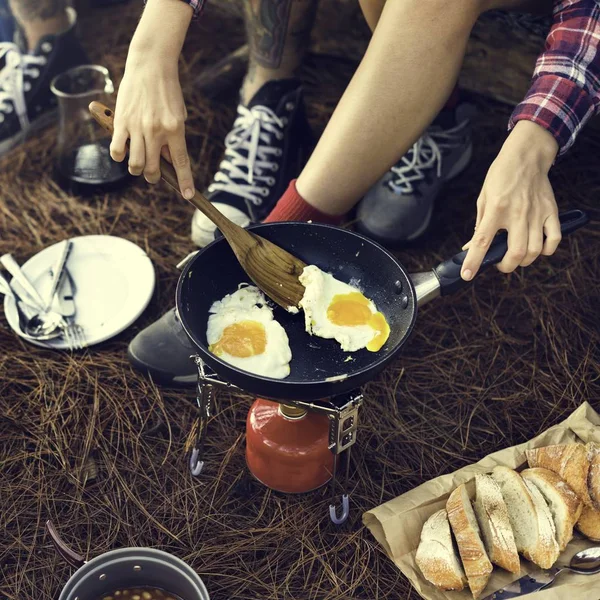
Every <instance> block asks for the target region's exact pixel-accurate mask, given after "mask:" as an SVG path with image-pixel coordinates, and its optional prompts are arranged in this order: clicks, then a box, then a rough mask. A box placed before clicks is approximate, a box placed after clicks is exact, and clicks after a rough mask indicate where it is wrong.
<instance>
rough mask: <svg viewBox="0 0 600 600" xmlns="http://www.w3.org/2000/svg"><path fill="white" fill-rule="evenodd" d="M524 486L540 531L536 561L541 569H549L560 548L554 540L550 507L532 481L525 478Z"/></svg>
mask: <svg viewBox="0 0 600 600" xmlns="http://www.w3.org/2000/svg"><path fill="white" fill-rule="evenodd" d="M525 486H526V487H527V489H528V490H529V493H530V494H531V499H532V500H533V504H534V505H535V512H536V514H537V521H538V529H539V532H540V542H539V549H538V550H539V553H538V554H537V556H536V559H537V563H536V564H538V565H539V566H540V567H542V569H549V568H550V567H552V566H553V565H554V563H555V562H556V561H557V560H558V557H559V555H560V550H559V548H558V542H557V541H556V527H555V526H554V519H553V518H552V513H551V512H550V508H549V507H548V505H547V504H546V501H545V500H544V496H542V493H541V492H540V490H538V489H537V487H535V485H533V483H531V482H529V481H527V480H525Z"/></svg>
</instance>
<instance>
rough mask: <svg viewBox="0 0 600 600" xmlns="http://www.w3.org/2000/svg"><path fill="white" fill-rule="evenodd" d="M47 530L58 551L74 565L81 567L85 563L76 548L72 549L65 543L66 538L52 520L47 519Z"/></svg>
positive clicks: (77, 567)
mask: <svg viewBox="0 0 600 600" xmlns="http://www.w3.org/2000/svg"><path fill="white" fill-rule="evenodd" d="M46 531H47V532H48V535H49V536H50V539H51V540H52V543H53V544H54V548H55V550H56V552H57V553H58V554H59V555H60V556H61V557H62V558H64V559H65V561H66V562H68V563H69V564H70V565H71V566H72V567H75V568H76V569H79V567H82V566H83V565H85V559H84V558H83V556H81V555H80V554H77V552H75V551H74V550H71V548H69V546H67V544H65V542H64V540H63V539H62V538H61V537H60V535H58V531H56V528H55V527H54V525H53V523H52V521H50V520H48V521H46Z"/></svg>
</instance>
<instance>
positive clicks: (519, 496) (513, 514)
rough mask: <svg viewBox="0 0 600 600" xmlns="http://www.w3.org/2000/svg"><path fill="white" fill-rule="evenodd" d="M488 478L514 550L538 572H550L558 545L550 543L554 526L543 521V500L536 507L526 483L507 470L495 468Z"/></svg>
mask: <svg viewBox="0 0 600 600" xmlns="http://www.w3.org/2000/svg"><path fill="white" fill-rule="evenodd" d="M492 477H493V478H494V481H495V482H496V483H497V484H498V486H499V487H500V491H501V492H502V497H503V498H504V502H505V503H506V508H507V509H508V517H509V519H510V524H511V526H512V530H513V533H514V536H515V543H516V545H517V550H518V551H519V552H520V553H521V554H522V555H523V556H524V557H525V558H527V559H528V560H530V561H531V562H533V563H535V564H536V565H538V566H540V567H541V568H542V569H548V568H550V567H551V566H552V565H553V564H554V562H555V561H556V559H557V557H558V545H557V543H556V540H555V539H554V526H553V525H552V523H548V522H547V519H546V518H545V511H547V510H548V507H547V506H546V503H545V502H544V500H543V498H542V500H541V502H542V504H543V506H539V502H536V501H535V500H534V498H532V494H531V492H530V491H529V489H528V487H527V484H526V482H525V481H524V480H523V479H522V478H521V476H520V475H519V474H518V473H517V472H516V471H513V470H512V469H509V468H508V467H500V466H498V467H495V468H494V471H493V473H492ZM540 511H542V514H540ZM550 521H552V518H550ZM551 525H552V527H550V526H551Z"/></svg>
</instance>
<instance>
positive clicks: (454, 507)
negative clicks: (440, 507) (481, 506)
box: [446, 483, 494, 598]
mask: <svg viewBox="0 0 600 600" xmlns="http://www.w3.org/2000/svg"><path fill="white" fill-rule="evenodd" d="M446 510H447V511H448V520H449V521H450V526H451V527H452V531H453V533H454V537H455V538H456V543H457V545H458V552H459V554H460V558H461V559H462V564H463V567H464V569H465V573H466V575H467V581H468V582H469V588H470V589H471V593H472V594H473V598H477V597H478V596H479V595H480V594H481V593H482V592H483V590H484V589H485V586H486V585H487V582H488V579H489V578H490V574H491V572H492V569H493V568H494V567H493V566H492V563H491V562H490V559H489V558H488V555H487V552H486V551H485V547H484V545H483V542H482V541H481V537H480V532H479V526H478V524H477V519H476V517H475V513H474V512H473V507H472V506H471V500H470V498H469V494H468V492H467V488H466V487H465V484H464V483H463V484H461V485H459V486H458V487H457V488H456V489H455V490H454V491H453V492H452V493H451V494H450V498H448V502H447V503H446Z"/></svg>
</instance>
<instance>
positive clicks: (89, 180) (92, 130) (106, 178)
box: [50, 65, 129, 194]
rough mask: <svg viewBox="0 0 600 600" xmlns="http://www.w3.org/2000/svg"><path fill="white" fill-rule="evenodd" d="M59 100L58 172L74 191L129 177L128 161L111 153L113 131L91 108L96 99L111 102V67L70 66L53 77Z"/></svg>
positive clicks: (102, 186) (109, 187)
mask: <svg viewBox="0 0 600 600" xmlns="http://www.w3.org/2000/svg"><path fill="white" fill-rule="evenodd" d="M50 89H51V90H52V93H53V94H54V95H55V96H56V98H57V100H58V107H59V115H60V117H59V118H60V122H59V130H58V156H57V161H56V169H55V172H56V176H57V179H58V181H59V183H60V184H61V186H62V187H63V188H65V189H66V190H68V191H69V192H71V193H75V194H86V193H98V192H103V191H110V190H113V189H115V188H118V187H120V186H121V185H122V184H124V183H126V182H127V181H128V180H129V173H128V171H127V165H126V163H125V162H123V163H117V162H115V161H113V160H112V159H111V157H110V150H109V146H110V134H109V133H108V132H106V131H105V130H104V129H103V128H102V127H100V125H98V124H97V123H96V122H95V121H94V119H93V117H92V116H91V114H90V111H89V109H88V107H89V104H90V102H92V101H94V100H96V101H98V102H102V103H103V104H106V105H109V106H110V105H111V104H112V103H113V102H112V96H113V94H114V91H115V88H114V85H113V82H112V80H111V78H110V75H109V73H108V70H107V69H106V68H104V67H101V66H99V65H83V66H80V67H75V68H73V69H69V70H68V71H65V72H64V73H61V74H60V75H58V76H57V77H55V78H54V79H53V80H52V83H51V85H50Z"/></svg>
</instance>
